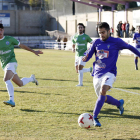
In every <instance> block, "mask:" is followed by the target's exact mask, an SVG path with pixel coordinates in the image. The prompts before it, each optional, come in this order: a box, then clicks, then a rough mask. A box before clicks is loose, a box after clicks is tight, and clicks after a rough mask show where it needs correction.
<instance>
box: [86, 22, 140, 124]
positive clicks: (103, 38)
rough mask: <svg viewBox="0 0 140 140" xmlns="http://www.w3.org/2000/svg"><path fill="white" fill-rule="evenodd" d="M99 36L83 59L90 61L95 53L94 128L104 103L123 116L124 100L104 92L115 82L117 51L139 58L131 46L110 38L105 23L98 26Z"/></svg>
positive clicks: (108, 29)
mask: <svg viewBox="0 0 140 140" xmlns="http://www.w3.org/2000/svg"><path fill="white" fill-rule="evenodd" d="M98 31H99V36H100V39H97V40H95V41H94V43H93V45H92V47H91V49H90V51H89V53H88V54H87V55H86V56H84V57H83V61H85V62H87V61H89V60H90V58H91V57H92V55H93V54H94V53H95V62H94V63H93V73H92V76H94V78H93V84H94V89H95V92H96V94H97V96H98V99H97V101H96V104H95V108H94V111H93V119H94V126H99V127H100V126H101V123H100V122H99V120H98V118H97V117H98V114H99V113H100V110H101V108H102V106H103V104H104V103H108V104H111V105H115V106H116V107H117V108H118V109H119V111H120V115H122V114H123V112H124V108H123V104H124V100H123V99H121V100H117V99H115V98H113V97H112V96H110V95H106V92H107V91H108V90H109V89H110V88H111V87H112V85H113V83H114V82H115V80H116V75H117V67H116V62H117V59H118V54H119V50H122V49H129V50H130V51H132V52H133V53H135V54H136V55H138V56H139V57H140V53H139V51H137V49H135V48H134V47H133V46H131V45H129V44H127V43H125V42H124V41H123V40H122V39H120V38H114V37H110V27H109V25H108V24H107V23H106V22H102V23H100V24H99V29H98Z"/></svg>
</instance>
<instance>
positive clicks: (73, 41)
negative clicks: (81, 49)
mask: <svg viewBox="0 0 140 140" xmlns="http://www.w3.org/2000/svg"><path fill="white" fill-rule="evenodd" d="M74 38H75V36H74V37H73V38H72V43H73V44H76V42H75V39H74Z"/></svg>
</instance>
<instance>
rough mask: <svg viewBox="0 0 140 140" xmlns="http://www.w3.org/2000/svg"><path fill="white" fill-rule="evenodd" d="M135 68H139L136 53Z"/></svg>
mask: <svg viewBox="0 0 140 140" xmlns="http://www.w3.org/2000/svg"><path fill="white" fill-rule="evenodd" d="M135 70H138V56H136V55H135Z"/></svg>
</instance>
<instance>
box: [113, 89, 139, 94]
mask: <svg viewBox="0 0 140 140" xmlns="http://www.w3.org/2000/svg"><path fill="white" fill-rule="evenodd" d="M113 89H117V90H120V91H124V92H128V93H132V94H138V95H140V93H136V92H132V91H128V90H124V89H121V88H113Z"/></svg>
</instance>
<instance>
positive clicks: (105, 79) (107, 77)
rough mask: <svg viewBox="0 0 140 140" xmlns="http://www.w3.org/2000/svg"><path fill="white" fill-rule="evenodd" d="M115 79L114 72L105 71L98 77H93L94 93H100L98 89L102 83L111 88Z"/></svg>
mask: <svg viewBox="0 0 140 140" xmlns="http://www.w3.org/2000/svg"><path fill="white" fill-rule="evenodd" d="M115 81H116V77H115V75H114V74H112V73H110V72H107V73H106V74H104V75H103V76H102V77H100V78H94V77H93V86H94V89H95V92H96V95H97V96H99V95H100V91H101V88H102V86H103V85H108V86H110V88H112V85H113V83H114V82H115Z"/></svg>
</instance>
